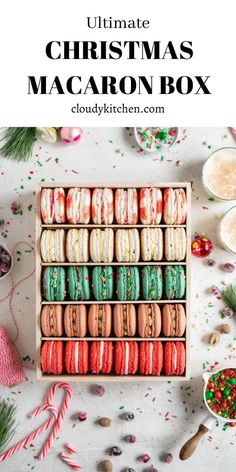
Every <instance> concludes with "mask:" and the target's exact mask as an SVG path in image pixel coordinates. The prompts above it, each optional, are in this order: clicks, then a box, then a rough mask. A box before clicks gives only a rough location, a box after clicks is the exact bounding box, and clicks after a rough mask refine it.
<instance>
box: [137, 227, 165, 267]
mask: <svg viewBox="0 0 236 472" xmlns="http://www.w3.org/2000/svg"><path fill="white" fill-rule="evenodd" d="M141 255H142V260H143V261H145V262H148V261H161V260H162V258H163V233H162V230H161V228H143V229H142V231H141Z"/></svg>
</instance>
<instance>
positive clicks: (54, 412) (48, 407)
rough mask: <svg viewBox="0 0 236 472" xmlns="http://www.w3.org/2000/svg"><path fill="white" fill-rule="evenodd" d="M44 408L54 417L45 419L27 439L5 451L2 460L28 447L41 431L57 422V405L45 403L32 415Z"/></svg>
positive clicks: (0, 456) (1, 456) (0, 459)
mask: <svg viewBox="0 0 236 472" xmlns="http://www.w3.org/2000/svg"><path fill="white" fill-rule="evenodd" d="M44 410H49V411H50V412H51V414H52V417H51V418H50V419H49V420H48V421H45V423H44V424H43V425H42V426H39V428H37V429H36V430H35V431H34V432H33V433H31V434H29V436H27V437H26V438H25V439H23V440H22V441H20V442H19V443H18V444H16V445H15V446H13V447H11V448H10V449H8V451H6V452H3V453H2V454H1V455H0V462H3V461H5V460H6V459H8V457H10V456H12V455H13V454H15V453H16V452H17V451H19V450H20V449H23V448H25V447H27V446H28V444H29V443H31V442H32V441H34V440H35V439H36V438H37V437H38V436H39V435H40V434H41V433H44V431H46V429H47V428H48V427H49V426H51V424H52V423H54V422H55V420H56V419H57V409H56V408H55V406H53V405H49V404H45V405H43V406H42V407H40V408H37V412H36V413H35V414H34V415H32V417H34V416H37V415H38V414H39V413H41V412H42V411H44Z"/></svg>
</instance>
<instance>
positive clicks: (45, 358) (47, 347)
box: [41, 341, 63, 375]
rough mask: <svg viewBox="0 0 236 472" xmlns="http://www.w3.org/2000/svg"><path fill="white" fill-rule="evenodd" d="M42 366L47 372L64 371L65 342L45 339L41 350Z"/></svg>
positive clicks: (56, 372) (56, 373)
mask: <svg viewBox="0 0 236 472" xmlns="http://www.w3.org/2000/svg"><path fill="white" fill-rule="evenodd" d="M41 367H42V371H43V372H44V373H45V374H55V375H59V374H61V373H62V371H63V342H62V341H45V342H44V343H43V346H42V350H41Z"/></svg>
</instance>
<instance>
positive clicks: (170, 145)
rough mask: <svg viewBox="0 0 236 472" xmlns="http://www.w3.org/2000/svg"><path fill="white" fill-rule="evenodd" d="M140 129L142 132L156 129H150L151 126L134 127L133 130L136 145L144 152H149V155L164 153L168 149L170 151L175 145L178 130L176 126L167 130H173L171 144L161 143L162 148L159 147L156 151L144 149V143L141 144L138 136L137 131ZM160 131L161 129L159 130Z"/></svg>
mask: <svg viewBox="0 0 236 472" xmlns="http://www.w3.org/2000/svg"><path fill="white" fill-rule="evenodd" d="M140 128H142V129H143V130H145V129H146V130H148V129H152V128H153V129H157V128H158V127H157V126H156V127H154V126H153V127H151V126H146V127H144V126H136V127H135V128H134V136H135V139H136V141H137V143H138V145H139V146H140V147H141V148H142V149H143V150H144V151H145V152H149V153H151V154H156V153H157V152H165V151H167V150H168V149H170V148H171V147H172V146H173V145H174V144H175V143H176V140H177V136H178V128H177V127H176V126H171V127H169V128H168V129H169V130H170V129H175V131H176V132H175V135H174V136H173V141H172V142H171V143H167V144H164V142H163V143H162V146H161V147H160V149H157V148H154V147H153V148H147V147H145V144H144V142H142V140H141V139H140V135H139V130H140ZM161 129H162V128H161Z"/></svg>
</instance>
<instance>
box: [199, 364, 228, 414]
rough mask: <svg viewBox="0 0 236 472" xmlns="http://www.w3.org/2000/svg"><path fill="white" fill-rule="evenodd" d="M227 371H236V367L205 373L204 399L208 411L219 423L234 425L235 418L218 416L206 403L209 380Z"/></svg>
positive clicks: (225, 367) (226, 367)
mask: <svg viewBox="0 0 236 472" xmlns="http://www.w3.org/2000/svg"><path fill="white" fill-rule="evenodd" d="M225 369H236V367H234V366H232V365H230V366H229V365H227V366H224V367H221V368H220V369H218V370H216V371H215V372H204V374H203V380H204V382H205V384H204V388H203V399H204V403H205V405H206V407H207V409H208V411H209V412H210V413H211V415H213V416H214V417H215V418H216V419H217V420H219V421H224V423H232V422H235V421H236V419H235V418H224V417H222V416H220V415H218V414H217V413H215V412H214V411H212V410H211V408H210V407H209V405H208V403H207V401H206V388H207V385H208V381H209V378H210V377H211V376H212V375H214V374H218V373H219V372H221V371H222V370H225Z"/></svg>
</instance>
